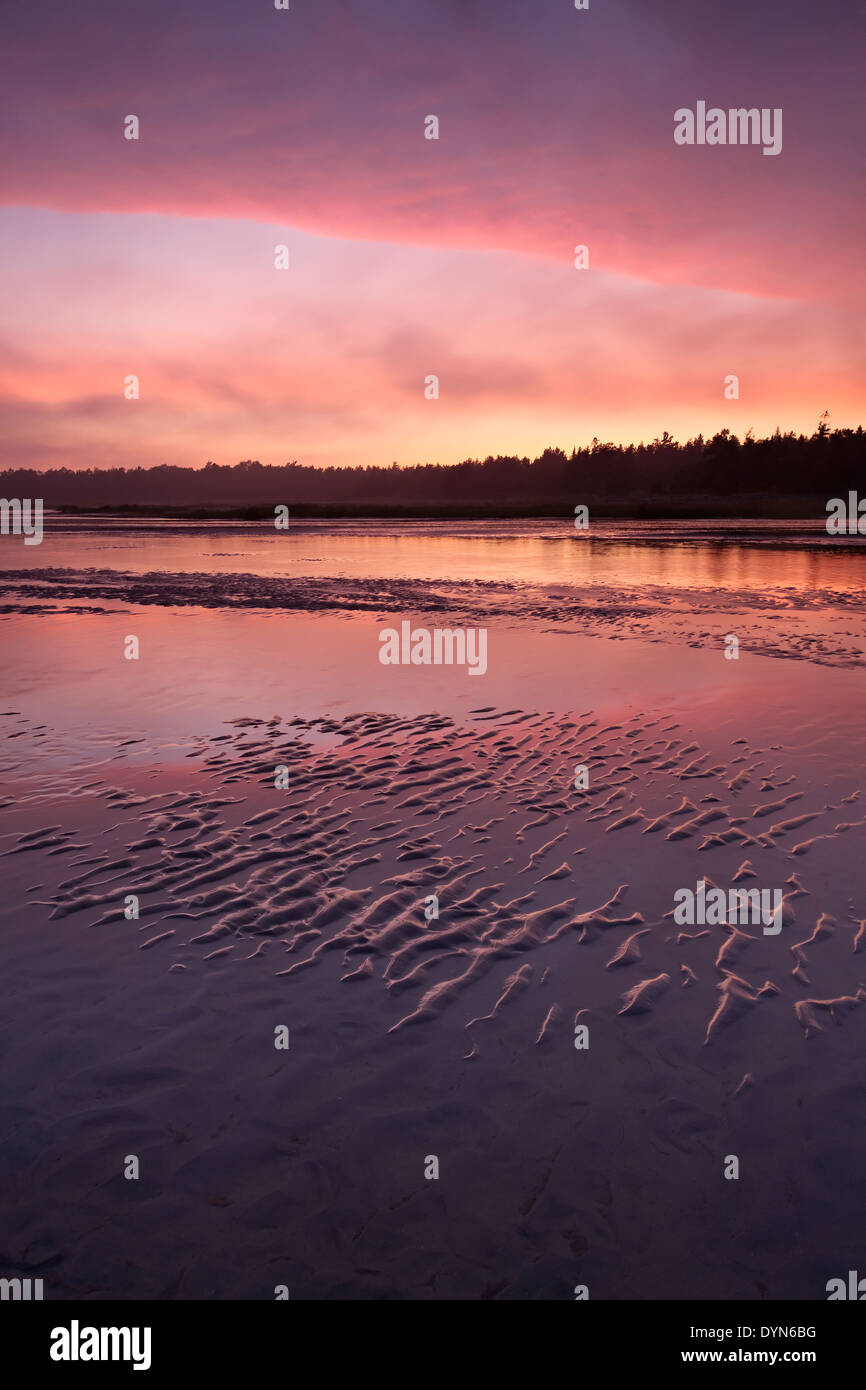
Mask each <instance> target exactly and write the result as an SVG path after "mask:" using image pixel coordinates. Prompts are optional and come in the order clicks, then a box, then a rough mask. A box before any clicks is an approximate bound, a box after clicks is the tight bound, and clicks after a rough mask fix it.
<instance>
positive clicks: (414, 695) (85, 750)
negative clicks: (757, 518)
mask: <svg viewBox="0 0 866 1390" xmlns="http://www.w3.org/2000/svg"><path fill="white" fill-rule="evenodd" d="M556 524H561V523H556ZM436 525H437V527H438V535H437V541H443V542H447V541H448V540H449V537H448V533H447V525H446V524H440V523H437V524H436ZM533 526H534V527H535V531H534V532H533V531H532V527H533ZM360 529H361V528H360V526H357V527H354V528H350V530H351V531H352V534H351V535H350V536H348V537H347V536H346V535H341V533H340V528H339V526H335V525H334V524H330V525H327V524H326V523H322V524H321V531H322V532H324V533H326V538H325V539H324V540H323V541H321V543H320V535H319V533H317V530H316V528H312V531H311V532H308V533H306V534H301V535H299V536H296V537H294V538H293V542H294V544H295V545H296V546H297V547H299V548H300V549H299V550H298V552H297V556H296V559H297V560H302V557H306V560H304V561H303V562H302V563H295V564H294V566H285V568H286V569H287V570H288V571H289V572H288V573H282V574H279V573H275V572H274V569H275V568H276V567H275V566H274V565H273V564H272V562H271V559H270V558H269V557H270V556H271V554H272V551H271V550H270V548H268V547H264V548H262V549H261V550H260V551H256V550H255V548H254V547H253V548H252V552H253V563H251V562H250V555H249V554H248V555H243V554H240V555H237V556H235V557H234V559H233V563H232V567H231V568H230V569H224V568H220V565H219V560H220V557H219V556H218V555H216V554H208V555H207V557H206V563H203V562H202V558H201V557H202V554H203V551H204V549H205V548H209V549H210V550H211V551H215V550H217V549H219V548H224V549H226V550H228V549H230V548H234V549H236V550H238V551H243V550H244V549H245V548H246V549H247V550H250V547H249V546H248V545H247V544H246V542H245V540H244V538H243V537H241V539H240V541H238V538H237V537H235V541H234V542H232V543H231V545H229V544H227V543H226V541H225V539H219V538H218V539H216V540H215V539H214V532H213V528H210V530H208V529H207V528H203V529H202V530H195V529H194V528H189V529H188V530H187V531H186V532H185V533H184V534H183V535H182V537H181V539H182V541H183V544H184V545H185V546H186V550H187V553H191V552H192V551H195V552H196V553H197V554H198V556H199V559H198V565H197V567H196V568H192V569H189V568H185V567H184V564H177V565H176V567H175V568H174V569H168V568H166V567H165V557H161V563H160V565H159V566H156V565H153V566H152V565H151V562H152V557H153V546H154V545H155V544H160V545H161V544H165V543H166V542H165V540H164V539H161V538H160V537H158V536H157V537H156V538H154V536H153V534H152V532H148V531H147V528H146V527H145V528H144V529H143V530H142V531H139V532H136V531H135V528H133V529H132V532H131V533H130V532H129V531H126V532H125V533H124V534H123V535H122V537H121V538H120V539H119V540H118V539H116V537H115V538H114V539H112V538H111V533H109V534H108V536H102V537H101V542H100V544H101V545H102V546H105V547H107V546H111V545H116V546H118V547H120V549H119V552H118V555H116V556H113V557H107V556H106V555H105V554H104V553H99V554H95V553H93V552H94V550H95V547H96V541H95V530H93V531H90V532H88V531H87V527H86V526H83V527H80V531H81V535H80V538H79V540H78V541H76V540H75V539H74V538H73V539H70V538H69V536H68V535H67V534H66V532H64V534H63V535H62V536H59V537H58V539H57V541H56V549H52V547H53V546H54V545H55V542H54V541H53V539H52V536H51V534H50V531H49V532H48V533H47V534H46V540H45V543H44V545H43V546H42V547H41V548H39V553H38V554H37V556H36V559H35V560H34V555H33V551H31V552H30V553H29V554H27V556H26V561H22V558H21V557H22V549H21V547H20V546H16V548H15V549H14V553H13V550H12V542H11V541H10V540H9V539H8V538H4V542H3V544H4V551H3V560H4V566H5V571H6V572H5V574H4V580H5V582H4V593H3V595H2V604H3V618H2V622H3V628H4V639H5V641H4V650H5V653H6V685H5V687H4V692H5V693H4V698H5V701H6V703H5V704H4V706H3V711H2V718H3V726H4V732H5V733H6V734H7V736H8V737H7V739H6V740H5V741H4V760H3V782H2V790H3V795H2V808H0V835H2V839H0V847H2V854H3V860H4V867H5V878H6V892H5V893H4V895H3V904H2V932H0V951H2V957H3V959H2V972H3V978H4V981H6V984H7V1006H6V1010H5V1014H4V1019H3V1025H2V1051H0V1072H2V1088H3V1093H4V1096H5V1103H4V1114H3V1128H4V1136H5V1142H4V1145H3V1148H2V1160H0V1163H2V1179H3V1186H4V1190H5V1191H6V1193H7V1201H6V1202H5V1203H4V1209H3V1219H2V1223H0V1253H2V1255H3V1267H4V1271H5V1272H6V1273H7V1274H9V1275H12V1274H19V1275H20V1276H21V1277H28V1276H30V1277H34V1278H35V1277H41V1278H43V1280H44V1282H45V1287H46V1290H47V1293H48V1295H49V1296H51V1297H52V1298H69V1299H73V1298H85V1299H104V1298H121V1299H152V1298H180V1299H185V1298H187V1299H188V1298H208V1299H235V1298H241V1299H260V1298H266V1299H268V1298H274V1297H275V1296H289V1297H291V1298H301V1299H314V1298H319V1299H322V1298H325V1299H346V1298H349V1299H381V1298H385V1299H442V1298H446V1299H447V1298H458V1299H473V1300H474V1299H509V1298H530V1299H560V1298H565V1299H573V1298H575V1297H583V1296H589V1297H592V1298H601V1299H659V1298H677V1299H680V1298H702V1299H709V1298H726V1299H727V1298H732V1299H755V1300H759V1299H762V1298H770V1299H773V1298H778V1299H816V1298H823V1297H824V1296H825V1294H824V1288H825V1284H826V1282H827V1280H828V1279H830V1278H832V1277H835V1276H837V1275H840V1274H842V1275H844V1273H845V1271H846V1270H847V1269H849V1268H856V1267H857V1261H858V1259H859V1258H860V1252H859V1249H858V1230H857V1225H856V1222H855V1221H852V1219H851V1213H852V1212H854V1211H857V1210H859V1204H860V1201H861V1199H862V1198H863V1196H864V1186H866V1183H864V1178H863V1174H862V1164H861V1163H860V1161H859V1140H858V1134H859V1125H860V1115H861V1113H862V1104H863V1099H864V1083H863V1080H862V1067H861V1065H860V1057H861V1055H862V1047H863V1040H864V1031H863V1030H864V1028H866V1008H864V1007H863V1005H864V1004H866V970H864V968H863V960H864V955H863V950H862V948H863V942H864V931H866V929H864V919H866V882H864V874H863V870H862V868H861V866H860V865H861V859H862V857H863V847H864V843H866V803H864V799H863V794H862V792H863V789H862V768H863V765H864V758H863V755H864V742H866V733H864V728H863V721H862V708H863V694H864V672H863V651H864V645H863V601H862V597H861V596H860V595H861V593H862V590H859V589H858V586H859V585H860V582H861V574H862V569H861V567H862V564H863V557H862V553H861V552H860V551H858V550H857V549H856V545H855V546H852V547H850V548H848V549H847V550H846V552H845V553H840V552H839V551H838V550H837V551H836V552H834V553H833V554H832V555H826V554H825V555H823V556H822V555H821V554H820V553H818V554H816V549H817V546H816V543H815V542H814V538H809V537H807V538H806V540H805V541H804V540H803V539H802V538H799V539H798V538H794V539H793V540H790V539H787V538H783V539H782V542H781V543H780V538H779V536H776V537H775V538H773V540H772V541H771V543H770V544H769V545H765V544H764V543H761V544H760V545H756V544H754V543H751V544H750V543H748V541H747V543H745V544H741V543H740V541H739V540H738V539H736V538H733V539H732V538H730V537H725V538H723V539H722V540H719V538H718V537H714V538H713V539H712V540H711V541H709V542H706V541H702V542H694V541H692V542H691V543H690V545H689V549H690V550H691V552H692V556H691V562H689V558H688V556H684V555H683V553H682V550H680V551H679V552H676V543H677V537H676V536H674V537H673V538H668V539H667V540H666V541H665V545H666V546H667V547H668V549H669V550H673V551H674V552H675V553H674V555H673V556H672V558H671V560H670V561H669V562H668V563H669V567H670V571H671V573H670V579H669V581H668V582H667V583H665V582H662V581H663V579H664V576H663V575H662V574H660V572H659V564H660V563H661V561H660V559H659V556H658V555H657V554H653V553H651V552H652V545H653V542H648V541H647V540H646V539H645V538H644V539H642V538H640V537H638V539H637V540H635V539H634V537H631V538H629V540H628V543H627V544H626V542H625V538H624V537H622V536H620V537H614V540H613V541H612V542H609V543H608V546H609V545H610V544H617V545H618V550H617V555H616V562H617V568H618V573H616V574H612V573H611V572H610V571H611V557H610V554H609V550H608V549H606V547H605V546H604V545H601V546H598V547H597V548H596V549H595V551H594V553H589V552H587V551H584V552H583V553H582V554H581V555H580V557H579V559H578V560H576V561H575V563H579V565H581V566H583V567H585V572H584V573H583V574H582V575H581V576H580V581H579V582H571V583H569V582H567V580H568V578H569V576H567V575H566V578H565V579H563V580H560V578H559V575H558V574H557V573H556V572H550V570H548V576H547V580H546V582H545V579H544V571H543V568H542V572H541V573H540V574H536V573H534V572H532V566H531V565H530V566H529V570H530V579H529V580H527V581H525V582H521V581H519V580H518V579H517V578H516V577H515V574H514V573H511V574H510V577H509V567H510V566H511V565H512V560H514V561H515V566H516V565H517V562H519V559H520V555H519V552H520V550H521V547H522V548H523V550H524V553H525V554H530V555H531V554H532V553H533V547H534V548H535V550H538V551H540V552H541V554H542V558H541V559H540V560H539V562H538V563H539V564H540V565H541V566H542V567H543V566H544V564H545V562H546V560H545V556H549V555H550V554H551V553H558V552H557V551H556V549H555V548H556V547H558V545H559V541H558V540H557V539H556V538H553V539H551V540H549V543H548V545H547V547H545V544H544V541H545V537H544V536H542V535H539V534H538V532H539V530H540V529H541V527H540V526H539V524H536V523H526V524H525V529H524V531H523V532H522V533H521V532H519V530H518V531H517V533H516V534H515V533H514V530H512V534H510V535H509V536H506V537H500V538H499V539H498V542H497V544H498V549H499V552H500V554H501V557H502V558H501V561H500V562H499V569H498V570H496V569H495V568H494V570H493V572H492V577H490V576H491V566H490V565H489V563H486V560H487V556H486V553H485V545H486V542H485V541H483V540H482V539H479V538H475V540H474V541H473V538H472V536H462V537H461V536H458V537H457V538H456V539H453V546H454V553H453V555H452V560H451V562H450V563H449V562H447V556H445V553H444V552H445V549H447V546H443V547H441V548H442V552H443V558H442V560H441V562H440V558H439V556H438V553H437V545H436V544H428V542H427V541H426V540H425V534H424V532H425V531H426V532H429V531H430V530H431V529H435V528H431V527H429V526H428V527H424V528H422V532H421V534H417V533H413V532H412V529H411V524H409V523H404V524H402V526H401V525H399V524H397V523H394V524H393V526H392V527H391V528H389V531H388V534H387V535H386V537H385V539H384V545H385V546H389V547H391V553H390V557H389V558H388V560H387V563H384V562H383V557H384V554H385V552H384V549H383V548H382V546H381V545H380V547H379V550H378V554H377V542H376V539H375V538H374V537H372V536H369V535H368V536H362V537H358V536H357V535H356V534H354V533H355V532H357V531H358V530H360ZM181 531H183V528H181ZM203 536H205V537H206V538H207V539H206V546H205V545H203ZM398 540H399V541H400V542H401V543H402V542H403V541H404V540H405V541H408V542H409V544H408V546H407V547H406V553H411V555H412V556H413V559H412V563H411V564H400V563H396V562H395V560H394V558H393V548H394V545H395V543H396V542H397V541H398ZM76 544H80V547H81V553H80V554H78V555H76V554H75V553H74V547H75V545H76ZM572 544H574V545H580V541H574V542H572ZM425 545H427V546H428V548H427V551H426V553H425ZM550 545H552V546H553V547H554V551H553V552H551V550H550ZM785 545H787V549H786V550H785V549H783V546H785ZM473 547H474V549H473ZM648 547H649V548H648ZM317 548H318V552H319V553H318V554H317V553H316V551H317ZM360 549H363V551H364V553H365V554H366V556H367V559H366V560H365V561H364V563H363V564H362V563H360V561H359V559H358V552H359V550H360ZM262 555H265V556H266V562H262V563H259V562H258V561H259V559H260V557H261V556H262ZM473 555H474V561H475V576H474V577H469V574H467V573H465V572H464V571H465V570H466V569H468V568H469V567H470V566H471V565H472V563H473ZM461 556H463V557H464V558H465V564H464V560H463V559H461V558H460V557H461ZM629 556H630V557H632V558H631V559H629ZM340 557H342V558H340ZM85 559H87V560H89V561H90V563H89V564H88V563H85ZM110 560H113V561H114V563H115V564H117V568H116V569H115V568H113V567H109V563H110ZM316 560H318V561H319V562H320V563H319V564H318V565H317V564H315V561H316ZM425 560H426V572H425ZM36 561H38V564H37V563H36ZM75 561H77V563H71V562H75ZM244 561H246V567H245V566H244ZM189 563H192V561H191V560H190V561H189ZM461 566H462V568H461ZM816 566H818V567H819V569H820V571H821V572H820V574H819V575H818V577H817V580H816ZM830 566H832V567H833V569H832V573H830V574H828V573H827V569H828V567H830ZM756 567H757V568H756ZM822 567H823V568H822ZM377 568H378V569H379V570H380V571H382V572H381V573H379V574H378V575H377V574H375V570H376V569H377ZM714 570H715V572H716V574H717V575H718V574H721V575H722V581H720V582H717V583H716V584H715V585H712V584H711V582H710V581H711V579H712V575H713V571H714ZM317 571H318V572H317ZM690 573H691V574H693V575H695V576H698V577H699V582H697V583H691V584H690V583H689V582H688V579H689V574H690ZM772 574H775V576H776V580H775V582H770V581H769V579H768V576H770V575H772ZM703 575H706V576H708V577H707V578H706V579H702V578H700V576H703ZM738 575H739V576H741V578H740V580H739V582H738V581H737V576H738ZM407 619H408V620H409V621H411V623H412V624H413V625H415V626H425V625H426V627H427V628H428V629H430V630H431V631H432V630H435V629H436V628H440V629H441V628H444V627H452V628H453V627H455V626H457V625H460V626H462V627H465V628H468V627H470V626H472V627H475V628H480V627H483V628H484V629H485V631H486V633H487V667H486V670H485V672H484V674H483V676H481V677H479V678H478V679H472V678H470V676H469V673H468V671H467V669H466V667H465V666H464V667H460V666H458V665H452V666H447V665H428V666H420V665H419V666H414V665H411V664H410V665H396V666H386V665H383V664H382V662H381V661H380V660H379V655H378V653H379V642H378V634H379V633H380V631H381V630H382V629H383V628H384V627H387V626H391V627H396V628H399V626H400V623H401V622H403V621H405V620H407ZM731 634H734V635H738V636H739V654H738V656H737V658H736V659H735V660H732V659H729V658H727V657H726V655H725V647H726V643H725V638H726V636H730V635H731ZM133 635H134V636H135V637H136V639H137V642H138V651H139V654H138V657H137V658H136V659H131V660H130V659H127V658H126V657H125V656H124V651H125V644H126V643H127V640H128V638H129V637H130V636H133ZM578 769H582V772H579V771H578ZM699 887H700V891H701V892H703V891H705V890H708V889H709V888H711V887H718V888H719V889H721V890H722V891H723V892H725V893H727V892H728V890H729V889H730V888H731V887H735V888H739V887H743V888H746V889H748V888H751V887H756V888H763V889H766V890H780V891H781V894H782V902H783V906H782V911H781V927H780V929H779V930H776V929H775V928H771V929H770V930H769V931H765V929H764V924H763V923H761V922H758V923H752V924H747V925H743V924H742V923H739V924H737V925H735V924H734V923H732V922H731V921H729V920H727V915H728V914H726V919H725V920H724V921H722V922H712V921H709V922H707V923H702V922H701V921H697V922H695V924H694V925H685V926H683V925H681V924H679V923H678V922H676V921H675V920H674V908H675V894H676V893H677V892H678V891H679V890H684V889H690V890H696V891H697V890H698V889H699ZM131 900H132V901H131ZM732 1156H733V1157H735V1158H736V1159H737V1166H738V1168H739V1173H738V1176H737V1178H736V1180H732V1179H731V1178H730V1177H728V1176H726V1169H727V1170H728V1172H730V1169H731V1164H730V1159H731V1157H732ZM131 1157H134V1158H135V1159H137V1166H138V1176H137V1177H136V1178H135V1179H134V1180H131V1179H130V1178H129V1177H125V1176H124V1172H125V1170H128V1169H129V1163H128V1160H129V1159H130V1158H131ZM433 1159H435V1160H436V1162H435V1164H434V1163H432V1162H431V1160H433ZM277 1290H285V1291H286V1293H285V1294H283V1293H279V1294H277V1293H276V1292H275V1291H277ZM581 1291H584V1292H581Z"/></svg>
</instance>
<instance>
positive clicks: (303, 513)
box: [51, 493, 827, 521]
mask: <svg viewBox="0 0 866 1390" xmlns="http://www.w3.org/2000/svg"><path fill="white" fill-rule="evenodd" d="M577 502H580V503H583V504H584V505H585V506H587V507H588V508H589V512H590V516H591V517H592V516H596V517H599V518H607V519H615V520H622V521H646V520H665V519H670V520H690V519H695V520H698V519H700V520H706V519H709V518H716V519H719V520H727V519H731V520H755V521H807V520H813V521H817V520H820V519H822V518H823V517H825V516H826V506H827V498H826V497H825V496H823V495H821V496H817V495H814V496H813V495H808V496H805V495H801V496H795V495H788V496H781V497H780V496H768V495H766V494H761V493H738V494H737V495H736V496H727V497H721V496H699V497H691V496H689V497H670V496H667V497H662V496H658V495H650V494H643V495H631V496H629V497H621V498H614V497H592V496H591V495H587V496H581V497H579V498H577V499H575V497H567V498H566V497H563V498H560V499H553V500H551V499H549V498H544V499H541V500H539V501H538V502H537V503H536V504H533V503H530V502H525V501H521V502H507V501H505V502H503V501H498V502H490V503H476V502H436V503H432V502H426V503H425V502H413V503H405V504H400V503H390V504H383V503H381V502H373V503H366V502H340V503H332V502H298V503H292V502H291V501H289V502H288V503H286V500H285V499H284V498H283V499H278V500H276V501H274V502H273V503H270V504H269V503H256V504H255V505H254V506H249V505H246V504H244V503H243V502H236V503H224V504H222V505H220V506H206V505H204V506H202V505H194V506H172V505H170V504H166V503H160V502H156V501H154V502H152V503H126V504H123V505H114V504H110V503H106V504H104V505H102V506H99V507H79V506H72V505H68V504H67V505H60V506H55V507H52V509H51V510H52V511H54V512H58V513H60V514H61V515H63V516H100V515H105V516H129V517H157V516H159V517H170V518H173V519H174V518H176V519H178V520H189V521H267V520H270V519H271V518H272V517H273V515H274V508H275V507H276V506H279V505H287V506H288V508H289V512H290V515H291V516H292V517H296V518H298V519H301V518H305V517H308V518H317V517H321V518H335V519H337V518H344V519H346V520H354V519H357V518H364V517H366V518H371V519H372V518H374V517H381V518H384V519H391V518H393V519H397V520H400V519H405V520H440V519H441V520H455V521H456V520H470V521H475V520H482V519H484V518H488V517H489V518H513V519H515V520H518V519H521V518H525V519H532V518H540V517H546V518H549V517H571V516H573V514H574V508H575V505H576V503H577Z"/></svg>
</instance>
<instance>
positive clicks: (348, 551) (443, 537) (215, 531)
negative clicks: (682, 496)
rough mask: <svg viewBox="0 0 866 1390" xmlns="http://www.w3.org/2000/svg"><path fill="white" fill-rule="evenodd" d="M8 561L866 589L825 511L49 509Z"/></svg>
mask: <svg viewBox="0 0 866 1390" xmlns="http://www.w3.org/2000/svg"><path fill="white" fill-rule="evenodd" d="M0 568H3V569H43V568H71V569H95V568H99V569H116V570H122V571H125V572H130V573H135V574H144V573H148V572H151V571H163V572H172V573H179V574H192V573H199V572H204V573H209V574H212V573H228V574H255V575H260V576H273V577H275V578H289V579H291V578H304V577H310V578H318V579H323V578H333V579H389V578H393V579H410V580H415V579H427V580H433V581H438V582H448V581H450V580H462V581H465V580H471V579H485V580H494V581H498V582H502V583H508V584H515V583H528V584H565V585H573V586H580V585H585V584H599V585H617V586H619V585H651V586H661V587H681V586H687V587H689V588H696V589H704V590H707V589H725V590H737V589H744V590H792V591H794V592H801V593H805V592H808V591H814V590H822V589H832V590H835V591H839V592H844V593H855V592H857V591H861V590H863V589H864V588H866V539H861V538H859V537H847V536H842V537H836V536H828V535H827V532H826V528H825V526H824V523H823V521H820V520H816V521H814V522H802V521H793V522H792V521H770V522H767V521H753V522H743V521H724V520H721V521H713V522H706V521H599V522H593V523H592V524H591V530H590V531H589V532H588V533H586V532H580V533H578V532H575V530H574V526H573V522H572V520H571V519H570V518H568V517H566V518H563V519H558V518H542V519H533V520H520V521H513V520H512V521H509V520H491V521H489V522H487V521H477V520H473V521H403V520H400V521H394V520H363V521H359V520H353V521H344V520H320V521H302V522H301V521H299V522H293V523H292V526H291V528H290V530H289V531H288V532H283V531H279V532H278V531H275V530H274V527H273V526H272V525H271V524H270V523H267V522H219V521H217V522H215V521H191V522H188V521H184V522H178V521H176V520H168V519H166V520H159V519H148V520H141V519H138V518H125V517H102V516H100V517H86V518H84V517H74V518H73V517H63V516H47V517H46V522H45V536H44V540H43V543H42V544H41V545H39V546H25V545H24V544H23V542H22V540H21V539H20V538H18V537H13V536H4V537H0Z"/></svg>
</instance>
